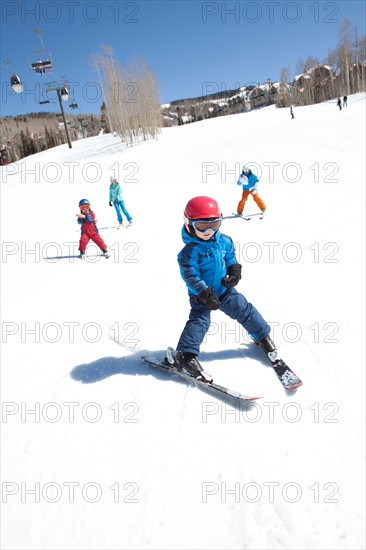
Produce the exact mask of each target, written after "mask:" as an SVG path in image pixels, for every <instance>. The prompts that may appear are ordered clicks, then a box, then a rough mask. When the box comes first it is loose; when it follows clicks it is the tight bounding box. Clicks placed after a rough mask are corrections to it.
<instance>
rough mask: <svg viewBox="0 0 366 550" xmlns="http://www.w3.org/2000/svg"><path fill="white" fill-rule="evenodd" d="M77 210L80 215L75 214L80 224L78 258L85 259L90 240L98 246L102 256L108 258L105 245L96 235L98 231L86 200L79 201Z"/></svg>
mask: <svg viewBox="0 0 366 550" xmlns="http://www.w3.org/2000/svg"><path fill="white" fill-rule="evenodd" d="M79 208H80V213H79V214H76V216H77V218H78V223H79V224H81V237H80V242H79V250H80V258H81V259H83V258H85V250H86V245H87V244H88V242H89V241H90V239H91V240H92V241H94V242H95V244H96V245H97V246H99V248H100V249H101V251H102V252H103V256H104V257H105V258H109V254H108V250H107V245H106V244H105V242H104V241H103V239H102V237H101V236H100V235H99V233H98V229H97V226H96V224H95V222H96V220H95V215H94V212H92V210H91V209H90V202H89V201H88V199H81V201H80V202H79Z"/></svg>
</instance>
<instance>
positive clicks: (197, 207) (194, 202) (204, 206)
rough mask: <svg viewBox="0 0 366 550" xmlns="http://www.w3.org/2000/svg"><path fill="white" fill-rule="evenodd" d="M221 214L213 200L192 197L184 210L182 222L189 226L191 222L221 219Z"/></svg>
mask: <svg viewBox="0 0 366 550" xmlns="http://www.w3.org/2000/svg"><path fill="white" fill-rule="evenodd" d="M221 217H222V212H221V210H220V208H219V205H218V204H217V202H216V201H215V199H211V198H210V197H194V198H193V199H191V200H190V201H188V203H187V205H186V207H185V209H184V222H185V223H186V224H189V225H190V222H191V221H192V220H211V219H214V218H221Z"/></svg>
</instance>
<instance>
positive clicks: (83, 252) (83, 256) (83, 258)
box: [79, 250, 85, 260]
mask: <svg viewBox="0 0 366 550" xmlns="http://www.w3.org/2000/svg"><path fill="white" fill-rule="evenodd" d="M79 258H80V260H85V251H84V250H80V256H79Z"/></svg>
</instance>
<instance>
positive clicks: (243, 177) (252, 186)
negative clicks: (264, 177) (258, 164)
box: [236, 166, 266, 216]
mask: <svg viewBox="0 0 366 550" xmlns="http://www.w3.org/2000/svg"><path fill="white" fill-rule="evenodd" d="M258 182H259V179H258V178H257V176H255V175H254V174H253V172H252V171H251V169H250V168H248V167H247V166H243V170H242V173H241V174H240V177H239V179H238V181H237V182H236V183H237V185H241V186H242V189H243V192H242V197H241V200H240V202H239V204H238V207H237V213H238V214H239V216H241V215H242V214H243V211H244V206H245V203H246V200H247V198H248V197H249V195H251V196H252V197H253V200H254V202H255V203H256V205H257V206H258V208H259V209H260V210H261V211H262V212H265V211H266V205H265V204H264V202H263V201H262V199H261V198H260V197H259V195H258V191H257V185H258Z"/></svg>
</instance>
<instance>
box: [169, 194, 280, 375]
mask: <svg viewBox="0 0 366 550" xmlns="http://www.w3.org/2000/svg"><path fill="white" fill-rule="evenodd" d="M222 219H223V218H222V213H221V210H220V209H219V206H218V204H217V202H216V201H215V200H214V199H212V198H210V197H204V196H200V197H195V198H193V199H191V200H190V201H189V202H188V203H187V206H186V208H185V211H184V226H183V228H182V238H183V242H184V243H185V246H184V248H183V249H182V250H181V252H180V253H179V254H178V263H179V267H180V272H181V276H182V278H183V280H184V281H185V283H186V285H187V288H188V294H189V301H190V306H191V311H190V314H189V319H188V321H187V323H186V325H185V327H184V330H183V332H182V334H181V336H180V339H179V342H178V344H177V348H176V349H177V352H176V355H175V363H176V366H177V368H178V369H181V370H185V371H186V372H188V373H190V374H193V375H194V376H195V377H196V378H199V377H200V376H201V375H200V372H202V367H201V365H200V363H199V362H198V360H197V355H198V354H199V352H200V346H201V344H202V342H203V339H204V337H205V335H206V333H207V331H208V329H209V326H210V323H211V310H216V309H220V310H221V311H222V312H223V313H226V315H228V316H229V317H231V318H232V319H235V320H236V321H237V322H238V323H240V324H241V325H242V326H243V327H244V328H245V329H246V330H247V331H248V333H249V334H250V336H251V337H252V338H253V340H254V341H255V342H256V343H257V344H259V345H260V346H261V347H262V348H263V349H264V351H265V353H267V354H268V353H275V352H276V347H275V345H274V343H273V342H272V340H271V339H270V338H269V333H270V326H269V325H268V323H266V321H265V320H264V319H263V317H262V316H261V315H260V313H259V312H258V311H257V309H256V308H255V307H254V306H253V305H252V304H251V303H249V302H248V301H247V299H246V298H245V296H243V294H240V293H239V292H238V291H237V290H236V289H235V288H234V287H235V286H236V285H237V284H238V283H239V281H240V279H241V265H240V264H239V263H238V262H237V260H236V257H235V249H234V243H233V241H232V239H231V238H230V237H229V236H228V235H224V234H223V233H220V231H219V228H220V226H221V222H222Z"/></svg>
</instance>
